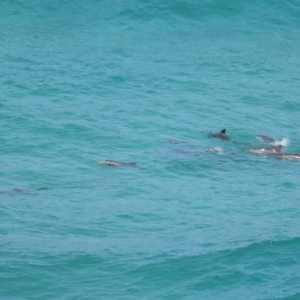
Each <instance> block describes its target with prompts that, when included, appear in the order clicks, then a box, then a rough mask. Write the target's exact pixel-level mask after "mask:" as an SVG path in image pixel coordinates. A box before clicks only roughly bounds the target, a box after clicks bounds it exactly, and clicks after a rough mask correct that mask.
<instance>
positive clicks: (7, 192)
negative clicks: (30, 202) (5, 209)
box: [0, 187, 48, 195]
mask: <svg viewBox="0 0 300 300" xmlns="http://www.w3.org/2000/svg"><path fill="white" fill-rule="evenodd" d="M42 190H48V188H46V187H42V188H38V189H34V190H31V191H42ZM31 191H30V190H25V189H18V188H16V189H13V190H0V194H1V195H3V194H4V195H16V194H29V193H30V192H31Z"/></svg>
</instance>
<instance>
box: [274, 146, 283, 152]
mask: <svg viewBox="0 0 300 300" xmlns="http://www.w3.org/2000/svg"><path fill="white" fill-rule="evenodd" d="M281 149H282V145H278V146H275V147H274V150H275V152H281Z"/></svg>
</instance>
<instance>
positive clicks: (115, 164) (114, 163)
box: [96, 159, 137, 167]
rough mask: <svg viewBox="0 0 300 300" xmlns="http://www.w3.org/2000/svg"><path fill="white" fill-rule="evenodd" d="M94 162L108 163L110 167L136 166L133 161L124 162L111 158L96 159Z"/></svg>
mask: <svg viewBox="0 0 300 300" xmlns="http://www.w3.org/2000/svg"><path fill="white" fill-rule="evenodd" d="M96 164H100V165H108V166H111V167H136V166H137V165H136V163H135V162H129V163H124V162H121V161H116V160H111V159H106V160H101V161H97V162H96Z"/></svg>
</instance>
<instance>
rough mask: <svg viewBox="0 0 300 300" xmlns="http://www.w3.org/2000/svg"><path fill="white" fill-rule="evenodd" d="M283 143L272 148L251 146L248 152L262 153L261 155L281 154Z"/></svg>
mask: <svg viewBox="0 0 300 300" xmlns="http://www.w3.org/2000/svg"><path fill="white" fill-rule="evenodd" d="M281 148H282V145H278V146H275V147H272V148H249V149H247V152H251V153H256V154H261V155H272V154H280V153H281Z"/></svg>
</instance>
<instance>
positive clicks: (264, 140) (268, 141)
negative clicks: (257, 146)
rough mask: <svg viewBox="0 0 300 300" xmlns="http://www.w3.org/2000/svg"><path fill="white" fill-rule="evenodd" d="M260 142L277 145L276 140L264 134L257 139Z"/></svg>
mask: <svg viewBox="0 0 300 300" xmlns="http://www.w3.org/2000/svg"><path fill="white" fill-rule="evenodd" d="M256 138H257V139H258V140H260V141H262V142H265V143H267V144H272V143H275V139H273V138H271V137H269V136H267V135H263V134H260V135H258V136H257V137H256Z"/></svg>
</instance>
